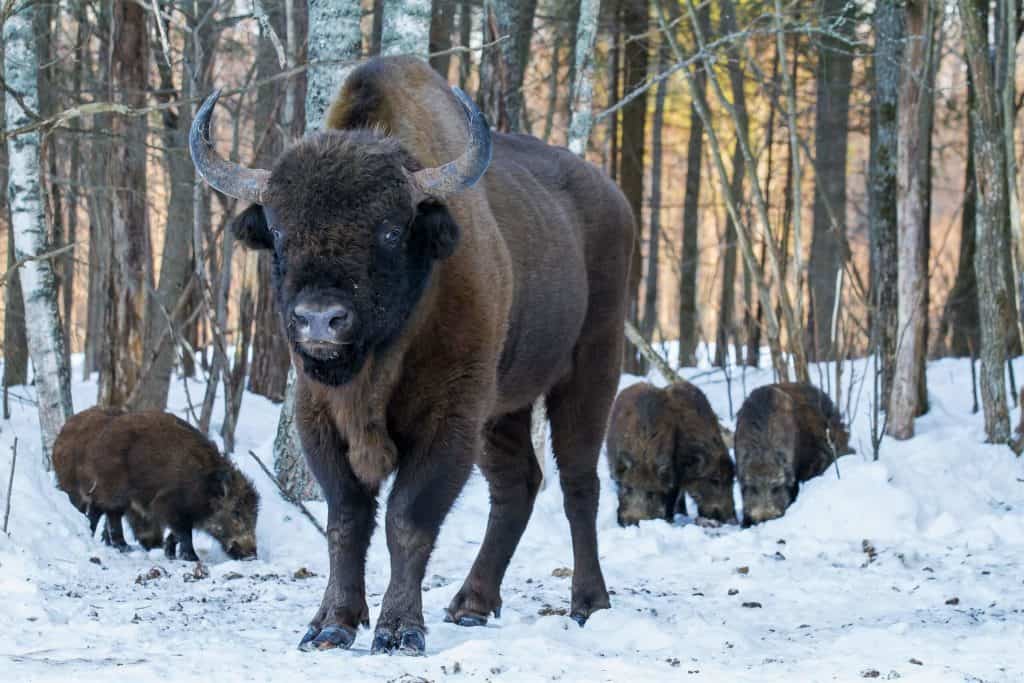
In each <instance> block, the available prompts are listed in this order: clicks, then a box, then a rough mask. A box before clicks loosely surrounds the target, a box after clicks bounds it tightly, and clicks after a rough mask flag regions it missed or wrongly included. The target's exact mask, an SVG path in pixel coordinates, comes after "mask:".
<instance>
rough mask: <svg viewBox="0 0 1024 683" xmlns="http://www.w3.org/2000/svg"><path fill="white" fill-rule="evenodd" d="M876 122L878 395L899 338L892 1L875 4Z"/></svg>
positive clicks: (897, 17)
mask: <svg viewBox="0 0 1024 683" xmlns="http://www.w3.org/2000/svg"><path fill="white" fill-rule="evenodd" d="M874 30H875V53H874V62H873V69H874V93H873V96H872V105H871V106H872V113H873V116H874V125H873V128H872V133H873V137H872V139H871V158H870V160H869V166H870V168H869V171H868V182H869V187H870V192H869V193H868V224H869V233H870V239H871V293H872V308H873V310H872V311H871V320H872V334H873V335H874V339H873V340H872V344H871V347H872V349H873V350H875V352H877V353H878V355H879V363H880V365H881V370H882V394H881V395H882V396H889V395H890V393H891V391H892V376H893V366H894V363H895V356H896V339H897V337H898V324H899V321H898V317H897V316H898V311H897V306H898V304H897V296H896V292H897V257H898V255H897V249H896V244H897V235H898V234H899V233H898V225H899V224H898V223H897V195H896V187H897V182H896V170H897V158H898V151H897V150H898V147H899V135H898V125H899V117H898V110H899V83H900V63H901V62H902V56H903V55H902V53H903V13H902V11H901V10H900V8H899V7H897V6H896V3H893V2H882V3H879V4H878V5H876V7H875V15H874Z"/></svg>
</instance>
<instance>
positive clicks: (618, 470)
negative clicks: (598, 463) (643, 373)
mask: <svg viewBox="0 0 1024 683" xmlns="http://www.w3.org/2000/svg"><path fill="white" fill-rule="evenodd" d="M606 445H607V452H608V465H609V469H610V470H611V476H612V479H613V480H614V481H615V483H616V484H617V486H618V493H619V511H618V519H619V524H620V525H622V526H627V525H630V524H636V523H638V522H639V521H640V520H642V519H665V520H669V521H671V520H672V517H673V516H674V515H675V514H676V513H677V512H678V513H681V514H686V501H685V495H684V494H685V493H689V494H690V496H692V497H693V499H694V500H695V501H696V502H697V513H698V514H699V515H700V516H701V517H704V518H706V519H711V520H715V521H718V522H733V521H735V518H736V511H735V508H734V506H733V499H732V487H733V476H734V471H735V470H734V467H733V464H732V460H730V459H729V451H728V449H726V447H725V442H724V441H723V439H722V434H721V429H720V427H719V425H718V418H717V416H716V415H715V413H714V411H713V410H712V409H711V405H710V404H709V403H708V399H707V397H706V396H704V393H703V392H702V391H701V390H700V389H698V388H697V387H696V386H694V385H693V384H690V383H689V382H679V383H676V384H673V385H671V386H669V387H667V388H665V389H657V388H655V387H653V386H651V385H650V384H645V383H640V384H634V385H633V386H631V387H629V388H628V389H625V390H624V391H623V392H622V393H620V394H619V396H618V398H617V399H616V400H615V405H614V407H613V408H612V417H611V424H610V427H609V430H608V438H607V442H606Z"/></svg>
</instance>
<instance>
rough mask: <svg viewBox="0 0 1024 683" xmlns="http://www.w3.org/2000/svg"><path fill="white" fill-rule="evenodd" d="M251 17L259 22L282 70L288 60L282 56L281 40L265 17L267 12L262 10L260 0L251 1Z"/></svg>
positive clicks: (282, 46)
mask: <svg viewBox="0 0 1024 683" xmlns="http://www.w3.org/2000/svg"><path fill="white" fill-rule="evenodd" d="M252 16H253V18H255V19H256V21H258V22H259V24H260V28H261V29H263V32H264V33H266V35H267V38H269V39H270V43H271V45H273V46H274V52H276V53H277V63H278V65H279V66H280V67H281V68H282V69H284V68H286V67H287V66H288V60H287V58H286V57H285V55H284V45H282V44H281V38H280V37H279V36H278V35H277V31H275V30H274V27H273V26H271V25H270V17H269V16H267V10H265V9H263V3H262V2H260V0H252Z"/></svg>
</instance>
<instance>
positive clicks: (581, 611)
mask: <svg viewBox="0 0 1024 683" xmlns="http://www.w3.org/2000/svg"><path fill="white" fill-rule="evenodd" d="M611 606H612V604H611V601H610V600H609V599H608V591H607V590H605V587H604V582H603V581H602V582H601V585H600V587H599V588H592V589H576V590H573V595H572V609H571V610H570V611H569V618H570V619H572V620H573V621H575V622H576V623H577V624H579V625H580V626H581V627H582V626H583V625H584V624H585V623H587V619H589V618H590V616H591V615H592V614H593V613H594V612H596V611H598V610H602V609H609V608H610V607H611Z"/></svg>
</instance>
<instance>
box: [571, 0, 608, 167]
mask: <svg viewBox="0 0 1024 683" xmlns="http://www.w3.org/2000/svg"><path fill="white" fill-rule="evenodd" d="M600 9H601V0H580V18H579V22H578V24H577V29H576V49H575V50H574V55H575V57H574V61H575V65H576V66H575V78H574V80H573V85H572V119H571V121H570V123H569V145H568V146H569V150H570V151H571V152H572V153H573V154H576V155H577V156H585V155H586V152H587V140H589V139H590V129H591V127H593V125H594V116H593V112H592V111H591V107H592V106H593V101H594V38H595V37H596V36H597V17H598V14H599V12H600Z"/></svg>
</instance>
